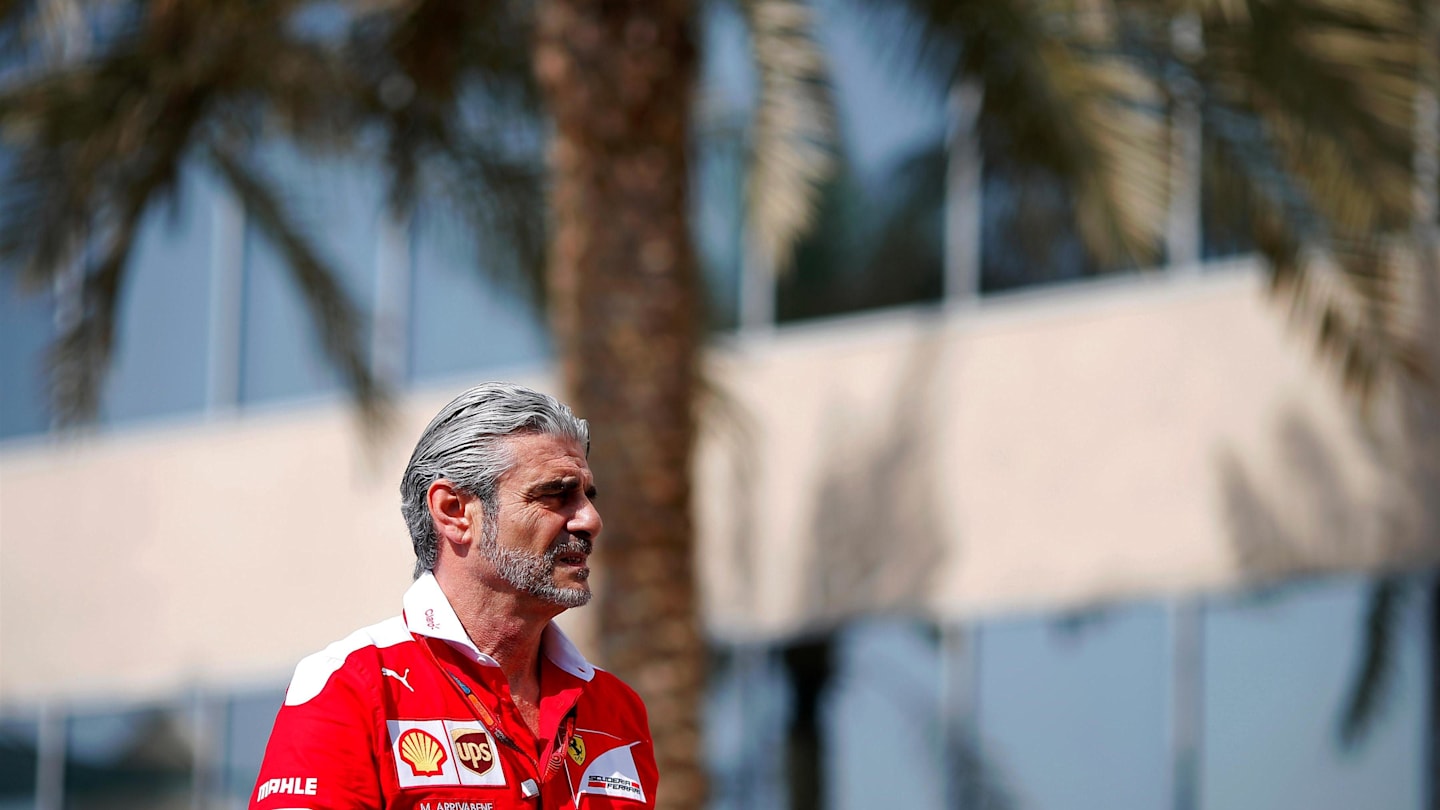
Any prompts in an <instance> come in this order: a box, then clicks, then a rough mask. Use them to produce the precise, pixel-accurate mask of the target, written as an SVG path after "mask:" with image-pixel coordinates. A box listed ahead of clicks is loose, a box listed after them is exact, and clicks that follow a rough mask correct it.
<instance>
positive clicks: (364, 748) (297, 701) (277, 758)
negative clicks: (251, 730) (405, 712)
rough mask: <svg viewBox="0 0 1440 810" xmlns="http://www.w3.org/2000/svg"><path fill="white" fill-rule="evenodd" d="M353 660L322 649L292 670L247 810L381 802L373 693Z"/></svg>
mask: <svg viewBox="0 0 1440 810" xmlns="http://www.w3.org/2000/svg"><path fill="white" fill-rule="evenodd" d="M357 664H358V662H356V661H354V660H350V661H338V662H337V661H335V660H334V659H333V658H329V657H326V656H325V654H324V653H321V654H318V655H316V656H311V657H310V658H307V659H305V660H303V661H301V662H300V665H299V666H298V667H296V668H295V677H294V679H293V680H292V681H291V682H290V688H289V690H288V691H287V692H286V695H285V705H284V706H282V707H281V708H280V713H279V714H278V715H277V716H276V718H275V728H274V730H273V731H271V733H270V742H269V744H268V745H266V747H265V759H264V761H263V763H262V764H261V766H260V777H259V779H258V780H257V781H256V783H255V790H254V792H253V793H251V795H250V805H249V808H250V810H282V808H283V809H284V810H362V808H364V809H365V810H373V808H378V807H380V806H381V805H382V799H381V788H380V779H379V769H378V767H377V759H376V757H377V754H376V751H377V746H376V742H375V740H376V734H377V730H376V719H375V718H376V717H377V711H378V702H377V701H378V694H370V693H371V692H374V691H375V690H374V687H373V682H371V683H372V685H371V686H370V687H369V688H367V687H366V684H367V681H366V679H364V678H362V677H360V676H359V673H358V672H357V669H359V667H358V666H357Z"/></svg>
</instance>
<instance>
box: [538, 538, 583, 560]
mask: <svg viewBox="0 0 1440 810" xmlns="http://www.w3.org/2000/svg"><path fill="white" fill-rule="evenodd" d="M594 547H595V544H594V543H592V542H590V541H589V540H588V539H586V538H584V537H576V536H575V535H573V534H571V535H566V537H565V539H563V540H557V541H556V542H555V543H554V544H553V545H551V546H550V548H549V550H548V551H546V552H545V558H546V559H548V560H554V559H555V558H556V557H559V556H560V555H561V554H585V555H586V556H589V554H590V550H591V549H593V548H594Z"/></svg>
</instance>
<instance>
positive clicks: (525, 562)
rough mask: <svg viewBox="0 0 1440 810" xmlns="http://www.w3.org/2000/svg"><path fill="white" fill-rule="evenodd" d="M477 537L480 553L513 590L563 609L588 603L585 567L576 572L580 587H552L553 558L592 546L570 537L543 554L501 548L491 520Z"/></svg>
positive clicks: (564, 538) (553, 573)
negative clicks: (478, 537)
mask: <svg viewBox="0 0 1440 810" xmlns="http://www.w3.org/2000/svg"><path fill="white" fill-rule="evenodd" d="M485 524H486V525H485V527H484V528H483V529H482V530H481V534H480V554H481V556H483V557H484V558H485V559H486V560H488V561H489V562H490V564H491V565H494V566H495V573H496V574H498V575H499V576H500V578H501V579H503V580H505V582H506V583H508V584H509V585H510V586H511V587H512V588H514V589H516V590H518V591H520V592H522V593H528V594H530V595H531V596H534V597H536V598H537V599H541V600H543V601H545V602H548V603H550V604H552V605H555V606H557V607H562V608H567V609H568V608H577V607H580V606H582V605H584V604H586V603H588V602H589V601H590V585H589V583H587V582H586V581H585V580H586V579H588V578H589V576H590V571H589V569H588V568H586V569H581V570H579V571H577V572H576V577H577V578H578V579H579V580H580V584H579V585H577V586H571V587H562V586H560V585H557V584H555V559H556V558H557V557H559V556H560V555H562V554H574V553H584V554H586V555H588V554H589V553H590V550H591V548H592V547H593V544H592V543H591V542H590V541H589V540H586V539H584V538H581V537H576V536H574V535H571V534H566V535H564V536H563V537H562V538H561V539H559V540H556V541H555V542H554V543H551V544H550V548H548V549H546V550H545V552H544V553H543V554H531V553H530V552H527V551H524V550H522V549H518V548H501V547H500V543H499V537H498V535H499V527H498V526H496V522H495V521H493V520H487V521H485Z"/></svg>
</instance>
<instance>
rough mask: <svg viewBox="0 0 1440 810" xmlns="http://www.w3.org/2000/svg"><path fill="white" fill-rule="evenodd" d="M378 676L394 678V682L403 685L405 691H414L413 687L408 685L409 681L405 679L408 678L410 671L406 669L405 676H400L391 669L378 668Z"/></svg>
mask: <svg viewBox="0 0 1440 810" xmlns="http://www.w3.org/2000/svg"><path fill="white" fill-rule="evenodd" d="M380 674H381V675H389V676H390V677H392V678H394V679H395V680H397V681H399V682H400V683H403V684H405V688H406V689H409V690H410V691H411V692H414V691H415V687H413V686H411V685H410V681H409V680H407V679H408V678H409V677H410V670H408V669H407V670H405V674H404V675H401V674H400V673H398V672H396V671H395V670H393V669H389V668H387V667H380Z"/></svg>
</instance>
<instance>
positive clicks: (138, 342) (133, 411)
mask: <svg viewBox="0 0 1440 810" xmlns="http://www.w3.org/2000/svg"><path fill="white" fill-rule="evenodd" d="M214 205H215V188H214V183H213V181H212V180H211V179H210V178H208V177H205V176H203V175H201V174H200V173H199V172H197V171H187V172H185V173H184V174H183V175H182V180H181V184H180V192H179V197H178V198H177V199H176V200H174V201H173V204H169V205H165V206H163V207H161V208H158V209H156V210H152V211H151V212H150V213H149V214H148V215H147V218H146V220H145V222H144V224H143V225H142V226H141V230H140V235H139V238H138V239H137V241H136V244H135V249H134V252H133V253H132V255H131V258H130V266H129V271H128V273H127V276H126V282H125V288H124V290H123V292H122V298H121V302H120V312H119V321H118V324H117V333H116V346H115V357H114V364H113V365H112V366H111V369H110V375H109V378H108V379H107V381H106V389H105V397H104V402H103V405H102V409H101V410H102V413H101V418H102V421H103V422H106V423H114V422H120V421H124V420H128V419H134V418H137V417H147V416H155V415H158V414H171V413H181V412H185V411H191V412H196V411H200V410H202V409H203V408H204V407H205V385H206V363H207V360H208V357H207V347H208V345H209V323H210V289H211V283H212V281H211V275H212V274H211V254H210V250H211V236H212V229H213V227H214V223H213V216H214V214H213V208H214Z"/></svg>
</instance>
